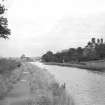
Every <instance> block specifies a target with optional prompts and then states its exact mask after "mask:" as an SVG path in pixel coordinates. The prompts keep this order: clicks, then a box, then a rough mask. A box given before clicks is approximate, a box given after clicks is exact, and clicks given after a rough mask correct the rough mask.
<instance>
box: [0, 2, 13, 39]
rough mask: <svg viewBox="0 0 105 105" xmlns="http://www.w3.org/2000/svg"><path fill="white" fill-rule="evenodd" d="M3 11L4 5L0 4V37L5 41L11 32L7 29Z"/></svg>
mask: <svg viewBox="0 0 105 105" xmlns="http://www.w3.org/2000/svg"><path fill="white" fill-rule="evenodd" d="M5 11H6V9H5V7H4V5H2V4H0V37H1V38H4V39H7V38H8V36H9V35H10V33H11V32H10V29H8V28H7V26H8V20H7V18H5V17H4V16H3V15H4V14H5Z"/></svg>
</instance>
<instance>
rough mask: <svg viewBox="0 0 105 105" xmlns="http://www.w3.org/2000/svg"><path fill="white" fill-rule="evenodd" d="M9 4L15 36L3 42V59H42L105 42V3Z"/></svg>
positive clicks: (67, 0) (81, 0)
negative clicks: (94, 41)
mask: <svg viewBox="0 0 105 105" xmlns="http://www.w3.org/2000/svg"><path fill="white" fill-rule="evenodd" d="M6 2H7V4H6V6H7V8H8V11H7V14H6V16H7V18H8V24H9V28H10V29H11V36H10V38H9V40H4V39H0V48H1V50H0V56H4V57H20V56H21V55H22V54H25V55H26V56H41V55H43V54H44V53H46V52H47V51H49V50H51V51H53V52H58V51H61V50H65V49H69V48H72V47H73V48H76V47H84V46H85V45H86V44H87V42H88V41H89V40H91V38H92V37H95V38H103V39H104V40H105V1H104V0H92V1H91V0H88V1H87V0H85V1H84V0H74V1H72V0H53V1H51V0H45V1H43V0H40V1H38V0H27V1H25V0H18V1H16V0H14V1H13V0H9V1H6ZM62 7H63V8H62ZM7 52H8V53H7Z"/></svg>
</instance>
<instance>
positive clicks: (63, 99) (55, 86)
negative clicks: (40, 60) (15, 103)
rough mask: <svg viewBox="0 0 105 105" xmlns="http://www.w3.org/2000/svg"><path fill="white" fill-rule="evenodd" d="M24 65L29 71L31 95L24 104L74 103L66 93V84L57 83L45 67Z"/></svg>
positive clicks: (71, 104) (58, 104)
mask: <svg viewBox="0 0 105 105" xmlns="http://www.w3.org/2000/svg"><path fill="white" fill-rule="evenodd" d="M26 67H28V68H27V69H28V70H29V71H30V72H31V77H30V93H31V95H32V97H30V98H29V100H27V101H25V102H24V103H25V104H24V105H26V104H27V105H28V104H29V105H74V103H73V102H74V101H73V99H72V98H71V96H70V95H69V94H68V93H67V90H66V84H59V83H58V82H57V81H56V80H55V78H54V76H53V75H51V74H50V73H49V72H48V71H47V70H46V69H43V70H42V69H40V68H38V67H37V66H34V65H31V64H27V65H25V68H26ZM19 105H21V104H19ZM22 105H23V104H22Z"/></svg>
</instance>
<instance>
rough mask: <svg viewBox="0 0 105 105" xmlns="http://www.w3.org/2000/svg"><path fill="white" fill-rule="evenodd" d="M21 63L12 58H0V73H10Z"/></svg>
mask: <svg viewBox="0 0 105 105" xmlns="http://www.w3.org/2000/svg"><path fill="white" fill-rule="evenodd" d="M20 65H21V63H20V62H19V61H16V60H13V59H6V58H1V59H0V74H6V73H11V72H12V71H13V70H14V69H16V68H17V67H19V66H20Z"/></svg>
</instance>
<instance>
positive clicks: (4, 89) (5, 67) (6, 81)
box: [0, 58, 21, 100]
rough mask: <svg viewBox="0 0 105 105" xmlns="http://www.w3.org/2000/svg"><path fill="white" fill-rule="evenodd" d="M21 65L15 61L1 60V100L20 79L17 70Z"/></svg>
mask: <svg viewBox="0 0 105 105" xmlns="http://www.w3.org/2000/svg"><path fill="white" fill-rule="evenodd" d="M19 66H21V63H20V62H18V61H16V60H13V59H6V58H2V59H0V100H1V99H3V98H4V96H5V95H7V93H8V92H9V91H10V90H11V89H12V88H13V83H15V82H16V80H17V79H18V78H19V73H18V70H17V68H18V67H19Z"/></svg>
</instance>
